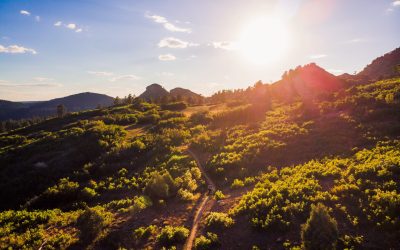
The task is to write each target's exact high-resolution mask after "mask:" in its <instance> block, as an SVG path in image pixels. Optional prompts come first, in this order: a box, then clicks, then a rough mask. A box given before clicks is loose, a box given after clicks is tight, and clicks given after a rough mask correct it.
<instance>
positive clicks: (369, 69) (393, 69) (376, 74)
mask: <svg viewBox="0 0 400 250" xmlns="http://www.w3.org/2000/svg"><path fill="white" fill-rule="evenodd" d="M357 76H359V77H367V78H369V79H371V80H379V79H384V78H391V77H396V76H400V48H397V49H395V50H393V51H391V52H389V53H386V54H385V55H383V56H380V57H378V58H376V59H375V60H373V61H372V62H371V63H370V64H368V65H367V66H366V67H365V68H364V69H363V70H362V71H361V72H359V73H358V74H357Z"/></svg>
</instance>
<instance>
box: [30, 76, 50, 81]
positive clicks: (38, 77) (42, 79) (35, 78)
mask: <svg viewBox="0 0 400 250" xmlns="http://www.w3.org/2000/svg"><path fill="white" fill-rule="evenodd" d="M33 80H35V81H37V82H48V81H53V79H52V78H47V77H41V76H37V77H34V78H33Z"/></svg>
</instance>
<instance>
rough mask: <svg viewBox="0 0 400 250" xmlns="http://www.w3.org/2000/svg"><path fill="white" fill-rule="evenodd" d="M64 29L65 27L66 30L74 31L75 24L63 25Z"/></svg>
mask: <svg viewBox="0 0 400 250" xmlns="http://www.w3.org/2000/svg"><path fill="white" fill-rule="evenodd" d="M65 27H67V28H68V29H70V30H74V29H76V24H74V23H69V24H67V25H65Z"/></svg>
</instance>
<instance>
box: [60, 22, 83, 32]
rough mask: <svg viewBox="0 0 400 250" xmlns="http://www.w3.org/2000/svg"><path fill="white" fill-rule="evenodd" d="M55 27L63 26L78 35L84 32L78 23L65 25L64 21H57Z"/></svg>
mask: <svg viewBox="0 0 400 250" xmlns="http://www.w3.org/2000/svg"><path fill="white" fill-rule="evenodd" d="M54 26H56V27H61V26H63V27H65V28H67V29H70V30H74V31H75V32H76V33H81V32H82V31H83V28H82V27H80V26H78V25H77V24H76V23H68V24H64V25H63V22H62V21H57V22H55V23H54Z"/></svg>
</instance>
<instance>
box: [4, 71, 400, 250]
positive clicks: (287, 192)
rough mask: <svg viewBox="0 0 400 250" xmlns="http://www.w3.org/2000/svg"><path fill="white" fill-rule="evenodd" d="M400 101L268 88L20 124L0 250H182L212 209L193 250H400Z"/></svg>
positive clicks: (9, 140)
mask: <svg viewBox="0 0 400 250" xmlns="http://www.w3.org/2000/svg"><path fill="white" fill-rule="evenodd" d="M289 76H290V74H289V75H288V77H289ZM399 93H400V80H399V79H398V78H395V79H387V80H381V81H378V82H374V83H368V84H364V85H362V84H358V85H356V84H349V86H346V87H345V88H343V89H341V90H339V91H337V92H332V93H323V94H320V95H318V96H315V97H313V98H312V99H311V100H303V99H302V98H300V96H293V97H291V98H288V99H283V98H281V97H280V96H277V95H274V93H273V91H272V90H271V88H270V87H268V86H267V85H263V84H262V83H261V82H258V83H256V84H255V85H254V86H252V87H249V88H248V89H246V90H233V91H220V92H218V93H216V94H215V95H213V96H212V97H210V98H207V99H204V100H203V99H202V102H201V104H202V105H201V106H192V105H194V104H196V105H197V101H196V102H192V103H191V102H187V100H180V98H178V97H176V98H172V99H171V100H167V99H165V100H159V101H158V102H153V103H151V101H148V102H147V101H144V100H141V99H139V98H134V97H133V96H131V97H129V96H128V97H126V98H123V99H118V100H117V102H116V103H115V105H114V106H111V107H107V108H99V109H96V110H90V111H83V112H76V113H67V114H64V115H63V116H62V117H59V118H50V119H47V120H44V119H43V120H34V121H21V123H20V124H14V122H11V123H10V122H9V123H8V124H7V126H5V127H4V125H2V126H3V128H2V131H6V132H4V133H2V134H1V135H0V166H1V167H0V200H1V203H0V209H1V210H0V211H1V212H0V248H7V247H11V248H12V249H23V248H24V247H25V248H27V249H39V248H40V247H42V249H66V248H69V247H71V248H76V249H82V248H85V247H88V248H96V247H98V248H101V247H103V246H104V247H106V248H107V247H109V248H118V247H121V248H126V249H146V248H147V249H151V248H156V249H157V248H162V247H165V248H166V249H174V247H177V248H179V247H181V246H182V245H183V244H184V242H185V240H186V239H187V237H188V235H189V228H186V227H188V226H189V225H191V222H192V219H193V213H194V211H196V206H197V205H198V203H200V202H199V201H200V199H199V197H204V196H206V195H209V196H208V197H209V202H210V204H213V205H212V206H211V208H209V207H207V209H212V211H205V212H204V214H203V216H202V220H201V226H200V230H199V232H198V234H197V236H198V237H197V238H196V239H195V241H194V242H193V245H194V247H195V248H196V249H219V248H222V249H223V248H224V245H223V244H228V246H227V248H229V247H232V246H231V245H229V244H230V242H229V241H227V240H226V238H227V237H228V236H229V234H230V233H231V232H237V227H246V228H247V229H249V228H250V229H249V230H248V231H250V232H252V233H254V234H258V235H262V237H259V238H260V239H262V241H261V242H260V240H258V241H257V242H252V238H251V237H249V235H247V234H246V232H248V231H245V230H244V231H243V235H239V236H237V237H236V236H235V239H233V241H234V240H236V238H237V240H238V241H242V242H244V244H245V245H246V246H249V249H251V247H253V246H254V247H253V249H263V248H262V247H261V246H262V244H263V246H264V245H266V244H267V243H268V244H269V243H270V242H273V244H275V245H272V249H274V247H277V246H279V247H278V248H287V249H290V248H291V249H300V248H301V247H303V248H305V249H330V248H333V247H334V246H336V248H337V249H344V248H348V249H360V248H385V249H396V248H398V247H399V245H398V241H397V239H398V238H400V234H399V232H400V220H399V217H398V215H399V214H400V210H399V208H400V194H399V192H400V187H399V183H398V182H399V178H400V170H399V169H400V150H399V148H400V142H399V141H398V139H399V136H400V134H399V131H400V125H399V122H398V121H399V119H400V113H399V110H400V106H399V105H400V99H399V98H400V95H399ZM203 102H206V104H204V105H203ZM188 148H190V150H191V151H193V152H195V153H196V154H197V155H198V156H199V158H200V160H201V161H202V162H203V163H204V164H203V167H204V168H205V171H206V173H208V175H209V176H210V177H211V178H212V180H213V181H214V182H215V184H216V188H215V189H216V191H215V190H213V191H215V192H214V193H207V185H209V183H207V182H206V181H205V178H204V175H203V174H202V172H201V171H200V168H199V166H198V165H197V163H196V161H195V160H194V158H193V157H192V156H191V155H190V154H189V153H188V152H187V149H188ZM209 188H210V187H209ZM202 195H204V196H202ZM211 202H212V203H211ZM215 207H217V209H215V210H213V209H214V208H215ZM221 209H222V210H221ZM185 226H186V227H185ZM231 230H232V231H231ZM235 230H236V231H235ZM372 231H373V232H375V233H374V234H371V233H370V232H372ZM241 232H242V231H241ZM277 234H279V235H280V237H279V238H280V239H279V240H278V239H277V238H276V237H275V236H276V235H277ZM274 237H275V238H274ZM321 237H324V239H326V240H323V241H319V239H320V238H321ZM261 243H262V244H261ZM232 244H233V243H232ZM258 246H260V248H258ZM268 246H269V245H268Z"/></svg>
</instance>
